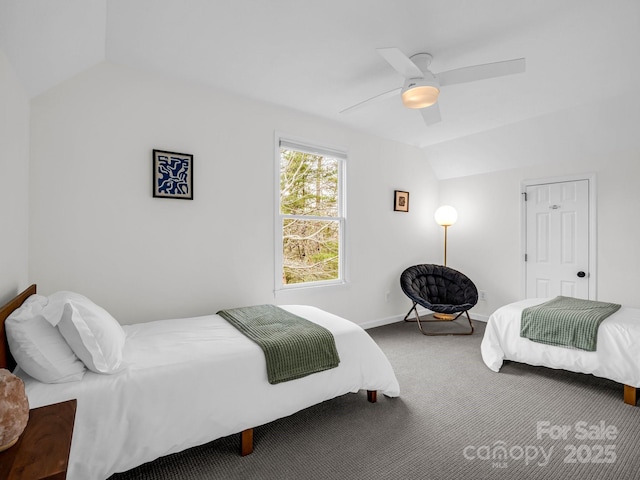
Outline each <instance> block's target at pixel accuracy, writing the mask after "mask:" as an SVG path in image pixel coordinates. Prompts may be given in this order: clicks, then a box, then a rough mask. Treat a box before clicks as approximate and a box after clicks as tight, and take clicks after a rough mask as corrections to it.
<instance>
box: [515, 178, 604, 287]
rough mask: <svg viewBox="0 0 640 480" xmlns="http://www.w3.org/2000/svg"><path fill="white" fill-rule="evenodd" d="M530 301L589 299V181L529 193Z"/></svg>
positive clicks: (529, 188)
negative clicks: (542, 298) (551, 298)
mask: <svg viewBox="0 0 640 480" xmlns="http://www.w3.org/2000/svg"><path fill="white" fill-rule="evenodd" d="M525 193H526V195H525V200H526V207H525V212H526V213H525V214H526V240H525V241H526V245H525V270H526V274H525V282H526V296H527V298H534V297H537V298H540V297H545V298H546V297H556V296H557V295H563V296H567V297H577V298H587V299H588V298H589V292H590V288H589V282H592V281H595V279H591V278H590V275H589V259H590V255H589V238H590V231H589V228H590V226H589V219H590V215H589V181H588V180H577V181H567V182H558V183H547V184H541V185H528V186H527V187H526V190H525Z"/></svg>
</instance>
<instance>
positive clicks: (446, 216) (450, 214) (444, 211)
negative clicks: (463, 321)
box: [433, 205, 458, 320]
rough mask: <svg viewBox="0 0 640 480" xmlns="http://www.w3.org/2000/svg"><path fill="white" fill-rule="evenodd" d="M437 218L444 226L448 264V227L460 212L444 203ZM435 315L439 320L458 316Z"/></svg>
mask: <svg viewBox="0 0 640 480" xmlns="http://www.w3.org/2000/svg"><path fill="white" fill-rule="evenodd" d="M434 218H435V219H436V223H437V224H438V225H440V226H442V227H444V263H443V265H444V266H445V267H446V266H447V228H448V227H450V226H451V225H453V224H454V223H456V221H457V220H458V212H456V209H455V208H453V207H452V206H450V205H442V206H441V207H440V208H438V209H437V210H436V213H435V215H434ZM433 316H434V317H435V318H437V319H439V320H453V319H454V318H456V316H455V315H451V314H448V313H434V314H433Z"/></svg>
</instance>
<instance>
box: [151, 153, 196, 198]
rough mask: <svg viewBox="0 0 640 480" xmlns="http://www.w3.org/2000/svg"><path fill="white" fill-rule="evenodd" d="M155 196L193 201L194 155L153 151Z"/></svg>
mask: <svg viewBox="0 0 640 480" xmlns="http://www.w3.org/2000/svg"><path fill="white" fill-rule="evenodd" d="M153 196H154V197H157V198H177V199H182V200H193V155H191V154H188V153H177V152H169V151H167V150H155V149H154V150H153Z"/></svg>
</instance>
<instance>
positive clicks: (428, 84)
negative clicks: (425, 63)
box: [400, 71, 440, 108]
mask: <svg viewBox="0 0 640 480" xmlns="http://www.w3.org/2000/svg"><path fill="white" fill-rule="evenodd" d="M400 95H401V96H402V103H403V104H404V106H405V107H407V108H425V107H430V106H431V105H433V104H434V103H436V102H437V101H438V95H440V85H439V84H438V80H437V79H436V77H435V76H434V75H433V74H432V73H431V72H429V71H426V72H424V77H423V78H409V79H407V81H406V82H405V83H404V87H403V88H402V92H401V93H400Z"/></svg>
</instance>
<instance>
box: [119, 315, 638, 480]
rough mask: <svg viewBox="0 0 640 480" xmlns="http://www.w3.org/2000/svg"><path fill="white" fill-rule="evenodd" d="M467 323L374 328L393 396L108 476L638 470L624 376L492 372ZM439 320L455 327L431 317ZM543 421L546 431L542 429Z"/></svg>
mask: <svg viewBox="0 0 640 480" xmlns="http://www.w3.org/2000/svg"><path fill="white" fill-rule="evenodd" d="M474 323H475V326H476V333H475V334H474V335H472V336H439V337H427V336H423V335H421V334H420V332H419V331H418V328H417V326H416V325H415V324H409V323H396V324H392V325H387V326H384V327H379V328H375V329H371V330H369V333H370V334H371V336H372V337H373V338H374V339H375V340H376V342H377V343H378V345H380V347H381V348H382V349H383V350H384V351H385V353H386V354H387V356H388V357H389V360H390V361H391V363H392V365H393V367H394V370H395V372H396V375H397V377H398V380H399V382H400V387H401V396H400V397H399V398H395V399H389V398H386V397H384V396H381V395H380V396H379V398H378V403H376V404H370V403H368V402H367V400H366V393H365V392H360V393H359V394H347V395H344V396H342V397H339V398H336V399H334V400H330V401H328V402H324V403H322V404H320V405H316V406H314V407H311V408H308V409H306V410H303V411H301V412H299V413H297V414H295V415H293V416H291V417H288V418H283V419H281V420H278V421H275V422H272V423H270V424H268V425H264V426H261V427H258V428H256V429H255V437H254V440H255V451H254V453H253V454H251V455H249V456H247V457H244V458H242V457H240V456H239V455H238V453H237V450H238V438H237V436H232V437H227V438H222V439H219V440H216V441H214V442H211V443H209V444H207V445H203V446H201V447H196V448H193V449H190V450H188V451H186V452H182V453H178V454H174V455H170V456H168V457H164V458H161V459H158V460H156V461H154V462H151V463H148V464H145V465H143V466H141V467H138V468H136V469H134V470H131V471H129V472H126V473H124V474H118V475H114V476H113V477H112V480H151V479H153V480H168V479H172V480H173V479H185V480H204V479H224V480H233V479H269V480H271V479H273V480H285V479H310V480H311V479H323V480H324V479H365V478H366V479H403V480H405V479H458V478H466V479H485V478H486V479H488V478H491V479H522V478H526V479H543V478H544V479H556V478H563V479H574V478H575V479H580V480H603V479H638V478H640V450H639V438H640V407H631V406H629V405H626V404H624V403H623V401H622V386H621V385H618V384H616V383H614V382H611V381H608V380H604V379H599V378H596V377H593V376H591V375H582V374H574V373H569V372H564V371H556V370H551V369H546V368H542V367H531V366H528V365H522V364H518V363H506V364H505V365H504V366H503V368H502V370H501V371H500V373H494V372H491V371H490V370H489V369H488V368H487V367H486V366H485V365H484V363H483V362H482V358H481V356H480V342H481V340H482V335H483V332H484V324H483V323H481V322H474ZM445 326H446V327H447V328H453V327H455V325H450V324H447V325H444V326H443V325H430V326H429V328H445ZM461 328H462V327H461ZM544 422H547V423H544ZM580 422H584V423H580ZM602 422H604V423H602ZM538 424H539V425H540V426H541V427H542V426H543V425H546V427H547V429H546V432H549V433H542V434H541V435H540V438H538V435H537V433H538V432H537V425H538ZM564 425H567V426H569V427H570V430H569V431H567V432H566V434H565V435H564V438H563V436H562V433H561V427H562V426H564ZM602 425H604V427H605V428H604V430H605V432H602V431H600V432H598V430H603V429H600V426H602ZM585 431H586V432H587V433H590V434H591V435H598V434H600V436H601V437H602V436H608V437H609V438H604V439H603V438H600V439H594V438H589V437H588V438H581V436H582V435H584V434H585ZM550 434H555V438H551V435H550ZM501 453H502V455H500V454H501Z"/></svg>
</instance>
